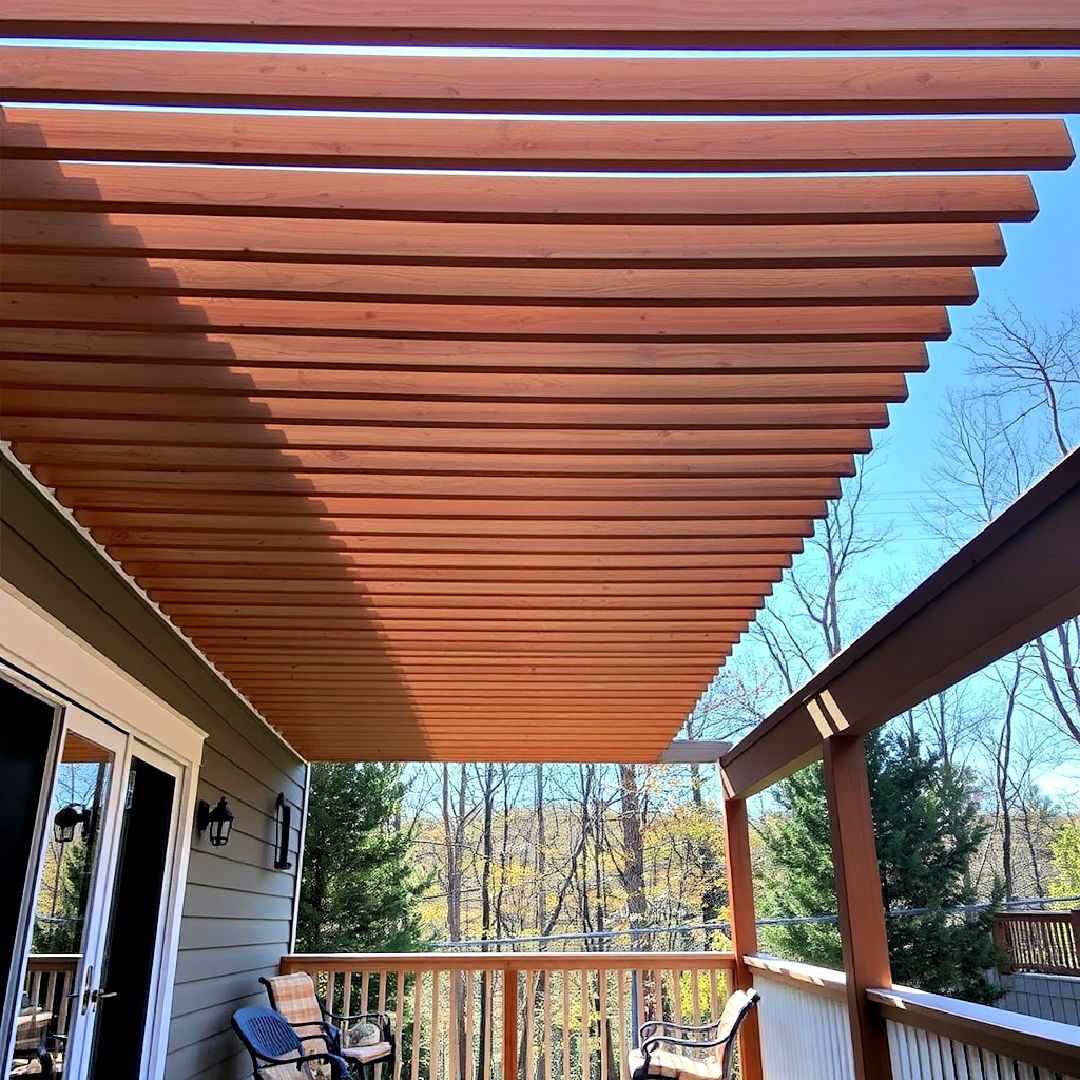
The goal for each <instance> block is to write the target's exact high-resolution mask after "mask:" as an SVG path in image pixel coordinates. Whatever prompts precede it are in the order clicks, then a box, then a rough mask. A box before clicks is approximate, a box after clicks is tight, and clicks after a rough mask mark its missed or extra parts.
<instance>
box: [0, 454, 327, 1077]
mask: <svg viewBox="0 0 1080 1080" xmlns="http://www.w3.org/2000/svg"><path fill="white" fill-rule="evenodd" d="M0 468H2V470H3V471H2V475H0V480H2V486H3V500H2V502H0V526H2V539H0V542H2V546H3V564H2V569H0V572H2V574H3V577H4V578H5V579H6V580H7V581H8V582H10V584H11V585H13V586H14V587H15V588H16V589H18V590H19V591H20V592H22V593H23V594H24V595H26V596H28V597H29V598H30V599H31V600H33V601H34V602H35V603H37V604H39V605H40V606H41V607H42V608H44V609H45V610H46V611H48V612H49V613H50V614H51V615H52V616H53V617H54V618H56V619H58V620H59V621H60V622H62V623H63V624H64V625H65V626H67V627H68V628H69V629H70V630H71V631H72V632H73V633H75V634H77V635H78V636H79V637H81V638H82V639H83V640H84V641H86V642H87V643H88V644H90V645H92V646H93V647H94V648H95V649H96V650H97V651H98V652H100V653H102V654H103V655H105V656H107V657H108V658H109V659H110V660H112V661H113V663H115V664H117V665H118V666H119V667H121V668H123V669H124V670H125V671H126V672H127V673H128V674H129V675H131V676H133V677H134V678H136V679H138V681H139V682H141V683H142V684H143V685H144V686H145V687H146V688H147V689H149V690H150V691H152V692H153V693H154V694H156V695H157V696H158V697H159V698H161V699H163V700H164V701H166V702H168V704H170V705H171V706H172V707H173V708H174V709H176V710H177V711H178V712H180V713H182V714H183V715H184V716H186V717H187V718H188V719H190V720H191V721H192V722H193V723H195V724H197V725H198V726H199V727H200V728H202V729H203V730H204V731H205V732H206V733H207V739H206V743H205V747H204V751H203V758H202V762H201V764H200V770H199V782H198V797H199V798H201V799H206V800H207V801H208V802H216V801H217V799H218V797H219V796H220V795H222V794H224V795H225V796H226V797H227V798H228V800H229V804H230V806H231V807H232V809H233V811H234V812H235V814H236V821H235V823H234V826H233V831H232V836H231V838H230V840H229V843H228V845H227V846H226V847H225V848H221V849H213V848H210V847H209V845H208V844H207V843H206V842H205V840H200V839H199V838H198V837H197V835H196V834H195V833H194V831H192V833H191V834H190V839H191V857H190V863H189V868H188V877H187V890H186V894H185V898H184V907H183V916H182V921H181V925H180V946H179V953H178V957H177V965H176V980H175V991H174V998H173V1009H172V1022H171V1027H170V1034H169V1055H168V1063H167V1065H166V1072H165V1075H166V1080H203V1078H209V1077H214V1078H221V1080H231V1078H233V1077H236V1078H239V1077H242V1076H248V1075H250V1070H249V1068H248V1067H247V1058H246V1055H245V1054H243V1053H241V1050H240V1044H239V1042H238V1040H237V1038H236V1036H235V1035H234V1034H233V1032H232V1030H231V1028H230V1027H229V1018H230V1016H231V1015H232V1012H233V1010H234V1009H237V1008H239V1007H240V1006H241V1005H247V1004H257V1003H260V1002H262V1001H264V1000H265V995H264V994H263V992H262V987H260V986H259V984H258V981H257V980H258V978H259V976H260V975H268V974H273V973H274V972H275V971H276V969H277V964H278V960H279V958H280V957H281V955H282V953H284V952H287V951H288V948H289V942H290V939H291V936H292V918H293V908H294V897H295V890H296V874H297V869H296V868H297V866H298V865H299V860H298V859H295V858H294V859H293V864H294V866H293V869H292V870H289V871H280V870H274V869H273V868H272V867H273V835H274V816H273V815H274V800H275V799H276V797H277V793H278V792H279V791H281V792H284V793H285V796H286V798H287V799H288V801H289V803H290V804H291V806H292V807H293V811H294V812H293V821H294V822H295V823H299V820H300V816H301V811H302V808H303V805H304V794H305V784H306V778H307V770H306V766H305V764H304V762H303V761H302V759H301V758H300V757H299V756H298V755H297V754H295V753H294V752H293V751H291V750H290V749H289V748H288V746H286V745H285V744H284V743H283V742H282V741H281V740H280V739H278V738H277V737H276V736H275V735H274V733H273V732H271V731H270V730H269V729H268V728H267V727H266V725H265V724H264V723H263V722H262V721H261V720H260V719H259V717H257V716H256V715H255V714H254V713H253V712H252V711H251V710H250V709H249V708H248V707H247V706H246V705H245V704H244V702H243V700H242V699H241V698H239V697H238V696H237V695H236V694H235V693H234V692H233V691H232V690H231V689H230V688H229V686H228V684H227V683H225V682H224V681H223V680H222V679H221V678H220V677H218V676H217V675H216V674H215V673H214V671H213V670H212V669H211V668H210V667H209V666H208V665H207V664H206V663H205V662H204V661H203V660H202V659H201V658H200V656H199V655H198V653H197V652H195V651H194V650H193V649H192V648H191V647H190V646H188V645H187V644H186V643H185V642H184V641H183V639H182V638H180V637H179V636H178V635H177V634H176V633H175V632H174V631H173V630H172V629H171V627H170V626H169V624H168V623H167V622H166V621H165V620H164V619H163V618H162V617H161V615H160V614H159V613H158V612H156V611H155V610H154V608H153V607H152V606H151V605H149V604H148V603H146V601H145V600H144V599H143V598H142V597H141V596H140V595H139V593H138V592H137V591H136V590H135V589H133V588H132V587H131V586H130V584H129V583H128V582H127V581H125V580H124V578H123V577H122V576H121V575H119V574H118V573H117V572H116V571H115V569H114V568H113V567H112V566H111V565H110V564H109V562H108V561H107V560H106V559H104V558H102V557H101V555H100V554H99V553H98V552H97V551H96V550H95V549H94V547H93V546H92V545H91V544H89V543H88V542H87V541H86V540H85V538H84V537H83V536H82V535H80V533H79V532H78V530H77V529H75V528H74V527H73V526H72V525H71V523H70V522H69V521H68V520H67V519H66V518H65V517H64V516H63V515H62V514H60V513H59V512H58V511H57V510H56V509H55V508H54V507H53V506H52V505H51V504H50V503H49V502H48V501H47V500H46V499H44V498H43V497H42V496H41V494H40V493H39V492H38V491H37V490H35V488H34V487H33V485H32V484H30V483H29V482H28V481H27V479H26V478H25V477H24V476H23V475H22V474H21V473H20V472H19V471H18V470H17V469H15V468H14V467H13V466H12V465H11V464H10V463H9V462H8V461H7V460H4V461H3V462H2V464H0ZM299 836H300V834H299V829H298V827H295V828H294V829H293V832H292V836H291V843H290V848H291V850H292V851H293V852H296V851H297V849H298V845H299Z"/></svg>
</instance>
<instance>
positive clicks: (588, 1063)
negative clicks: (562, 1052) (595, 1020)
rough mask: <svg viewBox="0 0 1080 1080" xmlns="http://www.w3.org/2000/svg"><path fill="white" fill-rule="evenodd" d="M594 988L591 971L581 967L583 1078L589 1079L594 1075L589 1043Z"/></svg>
mask: <svg viewBox="0 0 1080 1080" xmlns="http://www.w3.org/2000/svg"><path fill="white" fill-rule="evenodd" d="M591 996H592V989H591V987H590V986H589V973H588V971H586V970H585V969H584V968H582V969H581V1080H589V1078H590V1076H591V1075H592V1048H591V1046H590V1043H589V1025H590V1019H589V998H590V997H591Z"/></svg>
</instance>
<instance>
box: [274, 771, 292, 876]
mask: <svg viewBox="0 0 1080 1080" xmlns="http://www.w3.org/2000/svg"><path fill="white" fill-rule="evenodd" d="M291 828H292V807H291V806H290V805H289V804H288V803H287V802H286V801H285V793H284V792H283V791H279V792H278V797H277V801H276V802H275V803H274V831H275V833H276V837H275V841H274V869H275V870H291V869H292V862H291V861H290V860H289V831H290V829H291Z"/></svg>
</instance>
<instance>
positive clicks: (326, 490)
mask: <svg viewBox="0 0 1080 1080" xmlns="http://www.w3.org/2000/svg"><path fill="white" fill-rule="evenodd" d="M34 471H35V473H36V475H37V476H38V479H40V480H41V482H42V483H43V484H47V485H49V486H50V487H60V486H64V487H76V486H77V487H81V488H84V489H86V488H95V487H102V488H107V489H108V488H125V489H128V490H140V489H147V488H148V489H151V490H153V491H155V492H168V491H196V492H198V491H205V492H226V491H233V492H237V493H241V494H245V495H246V494H249V493H263V492H267V493H284V494H295V493H303V494H306V495H309V496H312V497H316V498H317V497H319V496H322V495H328V496H349V495H353V496H366V497H376V498H377V497H380V496H390V497H410V496H420V497H423V496H425V495H435V494H437V495H438V496H439V497H441V498H457V497H461V498H465V499H475V498H482V499H498V498H509V499H530V498H532V499H567V498H568V499H612V500H617V499H663V498H667V499H680V498H683V499H722V498H735V499H739V498H745V499H753V498H755V496H756V497H757V498H768V497H770V496H771V497H773V498H778V499H784V498H787V499H800V498H809V499H815V498H816V499H830V498H835V497H836V496H837V495H839V494H840V485H839V482H838V481H836V480H833V479H831V478H829V477H818V476H807V477H783V476H780V477H774V476H767V477H753V478H750V479H747V478H743V477H736V478H730V477H727V478H723V477H722V478H719V479H713V478H704V479H697V478H694V477H664V478H663V479H656V478H655V477H648V476H646V477H621V476H605V477H602V478H594V477H577V476H552V477H548V476H537V475H530V476H521V477H502V476H474V475H454V476H450V475H446V476H438V477H433V476H425V475H423V474H420V475H417V474H409V473H402V474H396V473H363V472H359V473H325V472H308V473H304V474H303V476H302V477H300V478H297V477H294V476H292V475H290V474H288V473H284V474H283V473H278V472H274V471H266V470H255V469H251V470H248V471H238V472H225V471H220V472H213V471H206V472H197V471H193V470H189V469H182V470H179V471H170V470H167V469H158V470H154V469H148V470H143V469H139V468H137V467H136V468H131V469H125V468H120V467H101V468H97V467H94V466H91V465H87V466H81V465H72V466H60V465H41V466H38V467H37V468H36V469H35V470H34Z"/></svg>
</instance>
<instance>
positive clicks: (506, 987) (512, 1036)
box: [502, 968, 518, 1080]
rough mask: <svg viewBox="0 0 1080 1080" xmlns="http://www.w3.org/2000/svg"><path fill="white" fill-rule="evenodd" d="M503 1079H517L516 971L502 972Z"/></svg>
mask: <svg viewBox="0 0 1080 1080" xmlns="http://www.w3.org/2000/svg"><path fill="white" fill-rule="evenodd" d="M502 1020H503V1050H502V1061H503V1080H517V1075H518V972H517V971H516V970H515V969H514V968H507V969H506V970H505V971H504V972H503V993H502Z"/></svg>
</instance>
